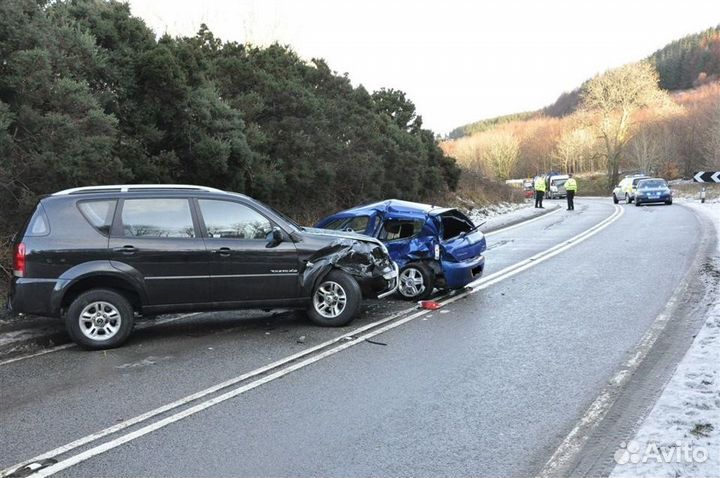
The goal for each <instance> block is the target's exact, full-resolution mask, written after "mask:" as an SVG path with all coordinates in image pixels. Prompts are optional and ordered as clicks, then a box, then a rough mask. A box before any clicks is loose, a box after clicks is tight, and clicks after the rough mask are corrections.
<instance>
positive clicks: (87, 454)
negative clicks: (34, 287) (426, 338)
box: [0, 206, 624, 477]
mask: <svg viewBox="0 0 720 478" xmlns="http://www.w3.org/2000/svg"><path fill="white" fill-rule="evenodd" d="M623 213H624V210H623V209H622V208H620V207H618V206H615V211H614V212H613V213H612V214H611V215H610V216H608V217H607V218H605V219H604V220H602V221H601V222H600V223H598V224H596V225H594V226H593V227H591V228H589V229H587V230H586V231H584V232H582V233H581V234H579V235H577V236H575V237H574V238H572V239H570V240H567V241H565V242H562V243H560V244H559V245H556V246H554V247H551V248H550V249H548V250H547V251H545V252H546V253H547V255H546V256H542V257H538V256H540V255H542V254H543V253H542V252H541V253H539V254H536V255H535V256H533V258H535V259H534V260H533V258H531V259H528V260H526V261H522V262H521V263H523V264H524V265H522V266H520V267H518V266H517V265H512V266H510V267H507V268H506V269H504V270H505V271H508V270H509V271H508V272H507V274H506V275H505V276H502V277H500V276H498V275H497V274H498V273H496V274H493V275H491V276H488V279H487V281H483V280H482V279H481V280H480V281H478V285H477V286H476V287H474V288H473V289H471V290H469V291H466V292H463V293H461V294H457V295H455V296H452V297H450V298H449V299H447V300H445V301H443V303H444V304H449V303H452V302H455V301H457V300H460V299H462V298H464V297H466V296H468V295H470V294H472V293H475V292H477V291H479V290H482V289H485V288H487V287H489V286H490V285H492V284H495V283H498V282H500V281H502V280H504V279H506V278H509V277H512V276H514V275H515V274H518V273H519V272H521V271H522V270H526V269H528V268H530V267H533V266H534V265H535V264H539V263H541V262H544V261H545V260H547V259H549V258H551V257H553V256H555V255H557V254H559V253H561V252H563V251H565V250H566V249H569V248H570V247H572V246H574V245H577V244H580V243H581V242H583V241H584V240H586V239H588V238H590V237H592V236H594V235H595V234H597V233H598V232H600V231H601V230H603V229H604V228H605V227H607V226H609V225H610V224H611V223H613V222H615V221H616V220H617V219H619V218H620V216H622V215H623ZM544 216H547V214H544V215H543V216H541V217H544ZM536 219H537V218H536ZM408 310H413V309H408ZM430 312H431V311H429V310H420V311H418V312H416V313H414V314H412V315H409V316H407V317H405V318H403V319H401V320H399V321H397V322H393V323H392V324H388V325H386V326H385V327H382V328H380V329H378V330H375V331H372V332H370V333H368V334H365V335H362V336H360V337H357V338H355V339H352V340H349V341H347V342H345V343H343V344H340V345H338V346H337V347H334V348H332V349H329V350H326V351H325V352H322V353H321V354H318V355H315V356H313V357H310V358H308V359H305V360H303V361H301V362H298V363H296V364H293V365H290V366H289V367H286V368H284V369H281V370H278V371H277V372H274V373H272V374H270V375H267V376H266V377H263V378H261V379H258V380H256V381H254V382H251V383H249V384H246V385H243V386H241V387H238V388H237V389H234V390H231V391H228V392H226V393H224V394H222V395H219V396H217V397H215V398H212V399H210V400H207V401H205V402H201V403H199V404H197V405H194V406H192V407H190V408H187V409H185V410H183V411H181V412H178V413H176V414H174V415H171V416H169V417H166V418H164V419H161V420H159V421H157V422H154V423H151V424H149V425H146V426H145V427H143V428H140V429H138V430H135V431H134V432H131V433H128V434H126V435H123V436H120V437H118V438H115V439H113V440H110V441H108V442H105V443H103V444H101V445H98V446H95V447H93V448H90V449H88V450H86V451H84V452H82V453H79V454H77V455H74V456H72V457H70V458H67V459H65V460H62V461H60V462H58V463H56V464H54V465H51V466H49V467H47V468H44V469H42V470H40V471H38V472H37V473H35V474H33V475H31V476H38V477H41V476H42V477H44V476H50V475H53V474H55V473H58V472H60V471H62V470H64V469H66V468H69V467H72V466H74V465H76V464H78V463H81V462H83V461H86V460H88V459H90V458H92V457H94V456H96V455H99V454H102V453H105V452H107V451H109V450H111V449H113V448H117V447H118V446H121V445H123V444H125V443H127V442H129V441H132V440H134V439H136V438H139V437H141V436H143V435H146V434H148V433H151V432H154V431H156V430H158V429H160V428H163V427H165V426H167V425H169V424H171V423H174V422H177V421H179V420H182V419H183V418H186V417H188V416H190V415H193V414H195V413H198V412H200V411H202V410H205V409H207V408H209V407H212V406H214V405H217V404H219V403H222V402H224V401H226V400H229V399H230V398H233V397H235V396H237V395H240V394H242V393H245V392H247V391H249V390H252V389H254V388H256V387H258V386H260V385H263V384H265V383H268V382H270V381H273V380H275V379H277V378H280V377H282V376H284V375H287V374H289V373H291V372H294V371H296V370H299V369H301V368H303V367H306V366H308V365H310V364H312V363H315V362H317V361H319V360H321V359H324V358H326V357H329V356H331V355H334V354H336V353H338V352H340V351H342V350H345V349H347V348H349V347H352V346H354V345H357V344H359V343H361V342H363V341H365V340H366V339H368V338H370V337H374V336H376V335H379V334H382V333H384V332H386V331H388V330H391V329H394V328H396V327H399V326H400V325H403V324H405V323H407V322H409V321H411V320H415V319H417V318H418V317H421V316H423V315H426V314H428V313H430ZM403 313H407V311H401V312H400V313H396V314H393V315H391V316H390V317H387V318H385V319H382V320H380V321H377V322H373V323H371V324H367V325H366V326H364V327H360V328H359V329H356V330H355V331H353V332H350V333H348V334H345V335H343V336H340V337H337V338H335V339H332V340H329V341H327V342H325V343H323V344H320V345H317V346H315V347H311V348H309V349H306V350H304V351H301V352H298V353H297V354H295V355H292V356H290V357H287V358H285V359H282V360H280V361H277V362H274V363H272V364H269V365H266V366H265V367H261V368H260V369H256V370H255V371H252V372H248V373H245V374H243V375H240V376H238V377H236V378H234V379H230V380H228V381H226V382H223V383H221V384H218V385H215V386H213V387H210V388H208V389H205V390H203V391H200V392H197V393H195V394H193V395H190V396H188V397H185V398H183V399H181V400H178V401H176V402H173V403H170V404H168V405H165V406H163V407H159V408H157V409H155V410H152V411H150V412H147V413H145V414H142V415H139V416H137V417H135V418H133V419H130V420H127V421H125V422H123V423H120V424H118V425H115V426H113V427H110V428H107V429H105V430H102V431H100V432H98V433H95V434H93V435H89V436H87V437H85V438H81V439H79V440H76V441H75V442H72V443H70V444H68V445H65V446H63V447H59V448H56V449H55V450H53V451H50V452H48V453H44V454H43V455H39V456H38V457H35V458H32V459H30V460H27V461H26V462H23V463H21V464H18V465H14V466H12V467H11V468H8V469H6V470H3V471H2V472H1V473H0V476H5V474H6V473H9V472H11V471H15V470H17V469H19V468H22V467H23V466H26V465H27V464H28V463H32V462H35V461H39V460H42V459H46V458H50V457H53V456H57V455H59V454H61V453H66V452H68V451H70V450H72V449H74V448H77V447H79V446H82V445H84V444H87V443H90V442H92V441H95V440H97V439H99V438H102V437H103V436H107V435H109V434H111V433H115V432H117V431H119V430H122V429H124V428H127V427H128V426H131V425H134V424H136V423H139V422H141V421H145V420H146V419H148V418H151V417H152V416H155V415H158V414H159V413H163V412H165V411H169V410H172V409H173V408H177V407H178V406H181V405H183V404H186V403H188V402H190V401H194V400H196V399H198V398H201V397H203V396H206V395H208V394H210V393H213V392H214V391H218V390H221V389H222V388H226V387H228V386H230V385H232V384H233V383H237V382H239V381H242V380H246V379H247V378H250V377H252V376H255V375H258V374H260V373H263V372H264V371H267V370H270V369H272V368H276V367H277V366H278V365H282V364H283V363H287V362H289V361H292V360H295V359H297V358H299V357H302V356H304V355H307V354H308V353H311V352H312V351H314V350H316V349H318V348H322V347H325V346H327V345H330V344H332V343H333V342H338V341H340V340H343V339H344V338H345V337H349V336H352V335H354V334H357V333H358V332H359V331H362V330H363V329H367V328H371V327H375V326H377V325H380V324H382V323H384V322H387V321H390V320H392V319H393V318H394V317H397V316H398V314H399V315H402V314H403Z"/></svg>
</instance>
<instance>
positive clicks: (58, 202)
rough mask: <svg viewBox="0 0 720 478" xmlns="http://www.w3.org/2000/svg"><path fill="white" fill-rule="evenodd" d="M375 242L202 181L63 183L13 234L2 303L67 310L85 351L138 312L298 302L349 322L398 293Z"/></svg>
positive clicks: (329, 320) (126, 326) (312, 312)
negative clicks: (308, 223) (363, 306)
mask: <svg viewBox="0 0 720 478" xmlns="http://www.w3.org/2000/svg"><path fill="white" fill-rule="evenodd" d="M397 275H398V268H397V265H396V264H394V263H393V262H392V260H391V259H390V256H389V254H388V250H387V248H386V247H385V245H384V244H382V242H380V241H379V240H377V239H374V238H370V237H367V236H362V235H359V234H352V233H348V232H344V231H343V232H338V231H336V232H329V231H322V230H313V229H308V228H304V227H301V226H299V225H298V224H296V223H295V222H293V221H292V220H291V219H288V218H287V217H286V216H284V215H283V214H281V213H279V212H277V211H275V210H274V209H272V208H271V207H269V206H267V205H265V204H262V203H261V202H259V201H256V200H254V199H251V198H249V197H247V196H244V195H242V194H235V193H230V192H224V191H220V190H217V189H212V188H205V187H200V186H178V185H157V186H156V185H134V186H100V187H86V188H77V189H70V190H66V191H61V192H58V193H55V194H53V195H51V196H47V197H45V198H43V199H42V200H40V202H39V204H38V205H37V207H36V208H35V212H34V214H33V215H32V217H31V218H30V219H29V221H28V222H27V224H26V226H25V227H24V228H23V229H22V230H21V231H20V232H19V233H18V234H17V236H16V239H15V241H14V265H13V277H12V279H11V284H10V293H9V300H8V305H9V307H10V309H11V310H12V311H15V312H22V313H26V314H36V315H44V316H54V317H64V318H65V325H66V328H67V330H68V333H69V334H70V336H71V338H72V339H73V340H74V341H75V342H77V343H78V344H80V345H83V346H85V347H87V348H93V349H101V348H109V347H114V346H117V345H119V344H121V343H122V342H123V341H124V340H125V339H126V338H127V337H128V335H129V334H130V331H131V330H132V327H133V321H134V319H135V316H136V315H138V314H144V315H154V314H158V313H166V312H180V311H190V310H203V311H204V310H216V309H238V308H275V307H282V308H304V309H307V311H308V316H309V318H310V319H311V320H312V321H313V322H315V323H316V324H319V325H323V326H340V325H344V324H347V323H348V322H350V321H351V320H352V319H353V318H354V316H355V315H356V313H357V311H358V307H359V306H360V302H361V299H362V297H363V296H371V297H376V296H381V297H382V296H385V295H389V294H391V293H393V292H394V291H395V289H396V288H397Z"/></svg>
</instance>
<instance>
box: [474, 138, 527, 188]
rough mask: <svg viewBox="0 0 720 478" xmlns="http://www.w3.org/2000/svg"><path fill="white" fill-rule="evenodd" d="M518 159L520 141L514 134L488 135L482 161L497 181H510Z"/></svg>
mask: <svg viewBox="0 0 720 478" xmlns="http://www.w3.org/2000/svg"><path fill="white" fill-rule="evenodd" d="M519 158H520V141H518V139H517V138H516V137H515V135H514V134H512V133H509V132H501V131H496V132H492V134H490V135H488V138H487V146H486V148H485V151H484V152H483V159H484V160H485V162H486V163H487V164H488V165H489V166H490V168H491V169H492V171H493V172H494V173H495V176H497V178H499V179H510V178H511V176H512V173H513V170H514V168H515V165H516V164H517V162H518V159H519Z"/></svg>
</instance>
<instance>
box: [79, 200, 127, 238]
mask: <svg viewBox="0 0 720 478" xmlns="http://www.w3.org/2000/svg"><path fill="white" fill-rule="evenodd" d="M116 204H117V200H115V199H103V200H100V201H81V202H79V203H78V205H77V206H78V209H80V212H81V213H82V215H83V216H84V217H85V219H86V220H87V222H89V223H90V224H91V225H92V226H93V227H94V228H95V229H97V230H98V231H100V232H101V233H103V234H108V233H109V232H110V226H112V222H113V216H114V215H115V205H116Z"/></svg>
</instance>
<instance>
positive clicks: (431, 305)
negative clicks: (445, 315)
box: [418, 300, 442, 310]
mask: <svg viewBox="0 0 720 478" xmlns="http://www.w3.org/2000/svg"><path fill="white" fill-rule="evenodd" d="M418 304H420V307H422V308H423V309H427V310H437V309H439V308H440V307H442V304H441V303H440V302H435V301H434V300H421V301H420V302H418Z"/></svg>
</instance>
